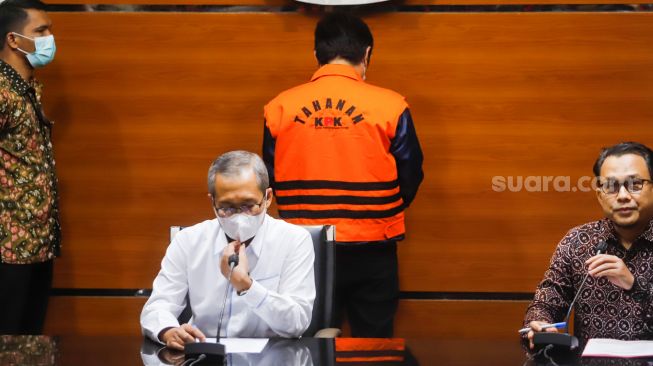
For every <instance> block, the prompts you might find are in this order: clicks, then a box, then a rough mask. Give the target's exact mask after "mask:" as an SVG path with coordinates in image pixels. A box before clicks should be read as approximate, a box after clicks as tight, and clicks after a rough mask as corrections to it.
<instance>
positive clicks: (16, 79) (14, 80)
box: [0, 60, 61, 264]
mask: <svg viewBox="0 0 653 366" xmlns="http://www.w3.org/2000/svg"><path fill="white" fill-rule="evenodd" d="M41 89H42V85H41V84H40V83H38V82H36V81H34V80H31V81H25V80H24V79H23V78H22V77H21V76H20V75H19V74H18V72H16V70H14V69H13V68H12V67H11V66H10V65H8V64H7V63H5V62H3V61H2V60H0V262H2V263H14V264H27V263H38V262H43V261H46V260H49V259H51V258H54V257H55V256H57V255H58V252H59V244H60V238H61V235H60V232H61V230H60V227H59V209H58V204H57V201H58V197H57V177H56V172H55V166H54V154H53V150H52V142H51V141H50V135H51V129H52V124H51V122H50V121H49V120H48V119H47V118H46V117H45V115H44V114H43V109H42V108H41V102H40V101H41Z"/></svg>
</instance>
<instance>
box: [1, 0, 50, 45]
mask: <svg viewBox="0 0 653 366" xmlns="http://www.w3.org/2000/svg"><path fill="white" fill-rule="evenodd" d="M27 9H36V10H43V11H45V10H46V5H45V4H44V3H43V2H41V1H40V0H5V1H3V2H1V3H0V50H2V49H4V48H5V43H6V41H7V34H9V33H10V32H16V31H18V30H19V29H20V27H21V26H22V25H23V24H25V21H26V20H27V11H25V10H27Z"/></svg>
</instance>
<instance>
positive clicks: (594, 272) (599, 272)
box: [589, 263, 618, 277]
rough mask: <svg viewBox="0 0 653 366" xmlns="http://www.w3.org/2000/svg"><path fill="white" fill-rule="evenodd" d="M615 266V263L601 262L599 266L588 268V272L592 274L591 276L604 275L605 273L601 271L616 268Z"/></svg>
mask: <svg viewBox="0 0 653 366" xmlns="http://www.w3.org/2000/svg"><path fill="white" fill-rule="evenodd" d="M617 267H618V266H617V265H616V264H615V263H604V264H601V265H600V266H598V267H595V268H594V269H592V270H590V271H589V274H590V275H591V276H593V277H603V276H605V273H603V272H605V271H608V270H614V269H617Z"/></svg>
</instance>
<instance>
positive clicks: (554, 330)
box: [545, 327, 558, 333]
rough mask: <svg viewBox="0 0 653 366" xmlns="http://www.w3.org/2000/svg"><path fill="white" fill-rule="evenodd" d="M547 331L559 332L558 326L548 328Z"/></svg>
mask: <svg viewBox="0 0 653 366" xmlns="http://www.w3.org/2000/svg"><path fill="white" fill-rule="evenodd" d="M545 331H547V332H549V333H558V328H555V327H551V328H546V330H545Z"/></svg>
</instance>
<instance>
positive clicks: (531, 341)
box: [528, 330, 535, 349]
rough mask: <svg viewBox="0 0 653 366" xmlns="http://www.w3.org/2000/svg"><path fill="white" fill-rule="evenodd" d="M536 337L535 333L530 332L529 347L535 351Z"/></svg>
mask: <svg viewBox="0 0 653 366" xmlns="http://www.w3.org/2000/svg"><path fill="white" fill-rule="evenodd" d="M534 335H535V332H533V331H532V330H531V331H530V332H528V346H529V347H530V348H531V349H533V348H535V344H533V336H534Z"/></svg>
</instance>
